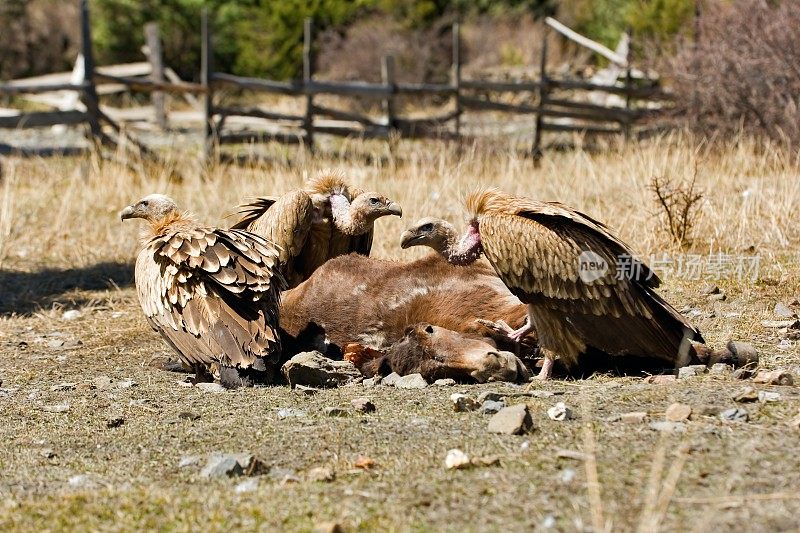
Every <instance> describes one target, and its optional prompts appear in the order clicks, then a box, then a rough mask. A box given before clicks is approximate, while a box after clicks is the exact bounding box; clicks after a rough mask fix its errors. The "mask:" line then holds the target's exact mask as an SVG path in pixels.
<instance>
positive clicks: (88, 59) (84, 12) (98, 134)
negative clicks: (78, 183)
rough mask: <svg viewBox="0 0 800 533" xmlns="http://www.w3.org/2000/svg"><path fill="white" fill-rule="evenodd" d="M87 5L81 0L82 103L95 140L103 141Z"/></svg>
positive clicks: (84, 0) (85, 1)
mask: <svg viewBox="0 0 800 533" xmlns="http://www.w3.org/2000/svg"><path fill="white" fill-rule="evenodd" d="M89 22H90V21H89V5H88V2H87V0H81V54H82V55H83V83H84V89H83V98H82V100H83V104H84V105H85V106H86V114H87V116H88V118H89V128H90V130H91V132H92V137H93V138H94V140H95V142H103V141H105V135H104V134H103V130H102V129H101V128H100V103H99V101H98V98H97V88H96V87H95V84H94V54H93V53H92V29H91V26H90V25H89Z"/></svg>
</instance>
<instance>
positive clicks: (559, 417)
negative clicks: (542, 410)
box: [547, 402, 572, 422]
mask: <svg viewBox="0 0 800 533" xmlns="http://www.w3.org/2000/svg"><path fill="white" fill-rule="evenodd" d="M547 416H549V417H550V420H556V421H558V422H563V421H564V420H570V419H571V418H572V409H570V408H569V407H567V405H566V404H565V403H564V402H558V403H557V404H555V405H554V406H553V407H551V408H550V409H548V410H547Z"/></svg>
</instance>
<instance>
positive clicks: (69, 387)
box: [50, 383, 77, 392]
mask: <svg viewBox="0 0 800 533" xmlns="http://www.w3.org/2000/svg"><path fill="white" fill-rule="evenodd" d="M75 385H77V383H59V384H57V385H53V386H52V387H50V391H51V392H60V391H65V390H72V389H74V388H75Z"/></svg>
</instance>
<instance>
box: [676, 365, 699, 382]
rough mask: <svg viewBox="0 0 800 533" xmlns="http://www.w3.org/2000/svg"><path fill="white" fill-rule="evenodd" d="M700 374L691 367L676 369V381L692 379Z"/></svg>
mask: <svg viewBox="0 0 800 533" xmlns="http://www.w3.org/2000/svg"><path fill="white" fill-rule="evenodd" d="M700 374H701V372H698V371H697V369H696V368H694V367H692V366H684V367H682V368H679V369H678V379H686V378H693V377H696V376H699V375H700Z"/></svg>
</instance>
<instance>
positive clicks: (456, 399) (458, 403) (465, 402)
mask: <svg viewBox="0 0 800 533" xmlns="http://www.w3.org/2000/svg"><path fill="white" fill-rule="evenodd" d="M450 402H451V403H452V404H453V410H454V411H455V412H456V413H466V412H468V411H474V410H476V409H477V408H478V407H479V406H480V404H479V403H478V402H476V401H475V400H474V399H472V398H470V397H469V396H467V395H466V394H461V393H460V392H455V393H453V394H451V395H450Z"/></svg>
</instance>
